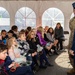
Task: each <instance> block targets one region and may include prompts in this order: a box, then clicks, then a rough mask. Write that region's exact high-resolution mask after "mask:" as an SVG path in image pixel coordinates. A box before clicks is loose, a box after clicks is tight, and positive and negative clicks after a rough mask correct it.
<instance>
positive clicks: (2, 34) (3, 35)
mask: <svg viewBox="0 0 75 75" xmlns="http://www.w3.org/2000/svg"><path fill="white" fill-rule="evenodd" d="M6 34H7V32H6V30H2V31H1V36H2V37H3V38H4V37H6Z"/></svg>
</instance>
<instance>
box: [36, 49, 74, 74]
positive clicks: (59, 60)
mask: <svg viewBox="0 0 75 75" xmlns="http://www.w3.org/2000/svg"><path fill="white" fill-rule="evenodd" d="M48 59H49V61H50V62H51V63H52V64H53V65H54V66H53V67H47V68H46V69H40V70H39V71H38V72H36V74H35V75H69V74H67V71H68V70H69V69H71V68H72V66H71V65H70V61H69V59H68V50H67V49H65V50H63V51H59V55H53V56H49V57H48ZM70 75H75V74H70Z"/></svg>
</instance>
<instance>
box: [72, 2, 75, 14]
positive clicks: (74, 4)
mask: <svg viewBox="0 0 75 75" xmlns="http://www.w3.org/2000/svg"><path fill="white" fill-rule="evenodd" d="M72 6H73V13H74V15H75V2H74V3H72Z"/></svg>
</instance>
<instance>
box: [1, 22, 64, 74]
mask: <svg viewBox="0 0 75 75" xmlns="http://www.w3.org/2000/svg"><path fill="white" fill-rule="evenodd" d="M17 31H18V28H17V26H15V25H14V26H12V28H11V30H9V31H8V32H7V31H6V30H2V31H1V36H0V75H34V71H35V66H37V68H38V69H39V68H42V69H45V68H47V67H48V66H50V67H52V66H53V65H52V64H51V63H50V62H49V59H48V58H47V55H49V53H54V54H56V55H58V52H57V50H58V46H59V44H60V50H62V49H63V44H62V41H63V37H64V35H63V28H62V27H61V24H60V23H57V25H56V28H55V30H53V28H52V27H50V28H48V26H46V28H45V29H43V27H41V26H39V27H38V28H37V30H35V29H32V28H31V27H27V29H26V30H24V29H22V30H21V31H20V32H17ZM51 49H53V50H54V51H53V52H52V51H51ZM38 69H36V70H38Z"/></svg>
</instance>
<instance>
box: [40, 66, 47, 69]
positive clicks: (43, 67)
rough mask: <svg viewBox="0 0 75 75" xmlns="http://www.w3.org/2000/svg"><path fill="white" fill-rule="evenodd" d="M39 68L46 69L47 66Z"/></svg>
mask: <svg viewBox="0 0 75 75" xmlns="http://www.w3.org/2000/svg"><path fill="white" fill-rule="evenodd" d="M39 68H42V69H46V68H47V66H40V67H39Z"/></svg>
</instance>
